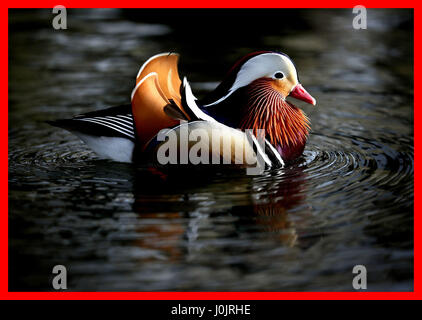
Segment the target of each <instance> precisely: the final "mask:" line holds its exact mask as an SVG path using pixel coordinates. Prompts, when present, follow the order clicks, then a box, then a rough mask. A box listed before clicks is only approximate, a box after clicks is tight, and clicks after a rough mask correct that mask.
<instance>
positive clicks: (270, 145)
mask: <svg viewBox="0 0 422 320" xmlns="http://www.w3.org/2000/svg"><path fill="white" fill-rule="evenodd" d="M265 143H266V144H267V146H269V147H270V149H271V151H272V152H273V153H274V155H275V156H276V158H277V160H278V161H279V162H280V164H281V165H282V166H283V167H284V165H285V164H284V161H283V158H282V157H281V156H280V154H279V153H278V151H277V150H276V148H274V147H273V145H272V144H271V143H270V142H269V141H268V140H267V139H265Z"/></svg>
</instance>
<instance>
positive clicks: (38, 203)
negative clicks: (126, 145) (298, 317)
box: [9, 9, 413, 291]
mask: <svg viewBox="0 0 422 320" xmlns="http://www.w3.org/2000/svg"><path fill="white" fill-rule="evenodd" d="M353 17H354V16H353V14H352V11H351V10H269V11H256V10H245V11H233V10H228V11H195V10H188V11H183V10H177V11H151V10H123V11H122V10H109V9H102V10H68V29H67V30H54V29H53V28H52V27H51V19H52V14H51V12H50V10H37V11H28V10H25V11H23V10H16V11H10V17H9V23H10V25H9V30H10V37H9V59H10V61H9V288H10V290H13V291H14V290H48V291H50V290H53V289H52V286H51V278H52V277H51V271H52V268H53V266H54V265H57V264H62V265H65V266H66V267H67V270H68V276H69V280H68V287H69V290H78V291H86V290H91V291H92V290H93V291H126V290H131V291H157V290H159V291H334V290H337V291H352V290H353V288H352V278H353V274H352V269H353V266H355V265H358V264H360V265H365V266H366V268H367V270H368V290H371V291H409V290H413V53H412V52H413V47H412V43H413V31H412V28H413V12H412V11H406V10H369V11H368V29H367V30H354V29H353V28H352V19H353ZM266 49H273V50H279V51H283V52H285V53H287V54H288V55H289V56H290V57H292V59H293V60H294V61H295V64H296V66H297V68H298V71H299V76H300V80H301V82H302V83H303V84H304V86H305V87H306V88H307V90H308V91H309V92H310V93H311V94H312V95H313V96H314V97H316V99H317V101H318V105H317V107H316V108H313V107H311V106H308V105H302V104H301V103H297V105H300V106H303V110H304V111H305V112H306V113H307V115H308V116H309V118H310V119H311V121H312V133H311V135H310V138H309V142H308V144H307V146H306V149H305V152H304V155H303V157H301V158H300V159H299V160H298V161H297V162H296V163H294V164H292V165H290V166H289V167H287V168H284V169H281V170H273V171H268V172H265V173H264V174H263V175H261V176H247V175H246V174H245V171H244V170H228V169H225V168H220V169H218V170H206V171H204V170H195V169H190V170H170V171H168V172H165V173H164V174H157V172H154V171H151V170H150V169H149V168H147V167H137V166H133V165H128V164H121V163H116V162H112V161H107V160H101V159H98V158H97V157H96V155H95V154H94V153H93V152H92V151H90V150H89V149H88V148H87V147H86V146H85V145H83V144H82V143H81V142H80V141H79V140H78V139H77V138H76V137H75V136H73V135H71V134H70V133H68V132H66V131H64V130H60V129H57V128H53V127H50V126H48V125H47V124H45V123H44V121H45V120H52V119H56V118H64V117H70V116H72V115H75V114H78V113H83V112H87V111H91V110H98V109H102V108H105V107H107V106H111V105H116V104H121V103H128V102H129V100H130V93H131V90H132V88H133V86H134V79H135V76H136V74H137V72H138V69H139V67H140V65H141V64H142V63H143V61H145V60H146V59H147V58H148V57H150V56H151V55H153V54H156V53H159V52H167V51H176V52H179V53H180V54H181V61H180V63H181V65H180V68H181V74H183V75H187V76H188V79H189V80H190V81H191V82H192V86H193V89H194V91H195V93H196V94H197V95H198V96H201V95H202V94H204V93H205V92H207V91H209V90H211V89H213V88H214V87H215V86H216V85H217V84H218V81H219V80H221V78H222V77H223V75H224V74H225V72H226V71H227V70H228V68H229V67H230V66H231V64H232V63H233V62H234V61H235V60H236V59H237V58H239V57H241V56H242V55H244V54H247V53H249V52H251V51H255V50H266Z"/></svg>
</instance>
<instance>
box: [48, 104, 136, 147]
mask: <svg viewBox="0 0 422 320" xmlns="http://www.w3.org/2000/svg"><path fill="white" fill-rule="evenodd" d="M47 123H49V124H51V125H53V126H55V127H60V128H63V129H66V130H70V131H77V132H80V133H84V134H89V135H93V136H106V137H121V138H126V139H130V140H135V130H134V127H135V126H134V123H133V116H132V106H131V105H130V104H125V105H120V106H115V107H111V108H108V109H104V110H99V111H92V112H88V113H84V114H81V115H77V116H75V117H73V118H72V119H59V120H55V121H47Z"/></svg>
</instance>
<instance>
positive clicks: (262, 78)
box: [201, 51, 316, 160]
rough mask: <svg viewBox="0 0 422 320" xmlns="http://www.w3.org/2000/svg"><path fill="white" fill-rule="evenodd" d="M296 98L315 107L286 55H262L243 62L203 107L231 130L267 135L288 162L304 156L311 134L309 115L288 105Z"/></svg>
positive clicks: (246, 57)
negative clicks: (244, 130)
mask: <svg viewBox="0 0 422 320" xmlns="http://www.w3.org/2000/svg"><path fill="white" fill-rule="evenodd" d="M287 97H293V98H296V99H299V100H302V101H304V102H306V103H309V104H312V105H315V104H316V100H315V99H314V98H313V97H312V96H311V95H310V94H309V93H308V92H307V91H306V90H305V89H304V88H303V86H302V85H301V84H300V82H299V79H298V75H297V71H296V67H295V65H294V63H293V62H292V60H291V59H290V58H289V57H288V56H287V55H285V54H282V53H277V52H270V51H263V52H255V53H251V54H249V55H247V56H245V57H243V58H242V59H240V60H239V61H238V62H237V63H236V64H235V65H234V66H233V67H232V68H231V69H230V71H229V73H228V74H227V76H226V78H225V79H224V80H223V82H222V83H221V84H220V85H219V86H218V87H217V88H216V90H214V92H212V93H211V94H210V96H208V97H207V99H206V100H205V101H201V103H202V104H203V105H204V106H205V107H210V109H208V108H207V110H209V113H210V114H212V115H213V116H216V117H218V116H220V117H221V119H222V120H224V121H226V123H227V124H229V125H231V126H235V127H238V128H240V129H253V130H254V131H255V133H258V131H259V130H261V129H263V130H264V131H261V132H262V133H263V132H265V136H266V137H267V138H268V139H269V140H270V142H271V143H272V144H273V145H274V146H275V147H276V148H277V149H278V150H279V152H280V154H281V155H282V157H283V158H284V159H285V160H290V159H293V158H295V157H297V156H299V155H300V154H302V152H303V148H304V146H305V143H306V139H307V136H308V130H309V128H310V127H309V120H308V118H307V117H306V115H305V114H304V113H303V112H302V111H301V110H300V109H298V108H297V107H296V106H294V105H293V104H292V103H290V102H288V101H286V98H287Z"/></svg>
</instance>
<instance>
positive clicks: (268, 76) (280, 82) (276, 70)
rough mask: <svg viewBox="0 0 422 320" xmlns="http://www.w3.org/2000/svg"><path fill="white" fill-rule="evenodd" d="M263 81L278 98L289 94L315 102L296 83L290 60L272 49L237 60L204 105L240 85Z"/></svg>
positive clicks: (220, 100) (208, 104)
mask: <svg viewBox="0 0 422 320" xmlns="http://www.w3.org/2000/svg"><path fill="white" fill-rule="evenodd" d="M264 84H267V85H269V86H271V87H272V88H273V89H275V90H276V92H278V93H279V94H280V97H281V98H282V99H286V98H287V97H288V96H290V97H293V98H296V99H298V100H302V101H304V102H306V103H309V104H312V105H316V100H315V99H314V98H313V97H312V96H311V95H310V94H309V93H308V92H307V91H306V90H305V88H304V87H303V86H302V85H301V84H300V82H299V79H298V75H297V71H296V67H295V65H294V63H293V62H292V60H291V59H290V58H289V57H288V56H287V55H285V54H283V53H278V52H272V51H261V52H254V53H251V54H249V55H247V56H245V57H243V58H242V59H240V60H239V61H237V62H236V64H235V65H234V66H233V67H232V68H231V69H230V71H229V72H228V74H227V76H226V78H225V80H224V81H223V82H222V83H221V84H220V85H219V86H218V88H217V89H216V90H215V91H214V92H213V94H212V95H211V96H210V97H207V103H206V104H205V105H206V106H212V105H216V104H219V103H221V102H223V101H225V100H226V99H227V98H229V97H230V96H232V94H233V93H235V92H236V91H238V90H239V89H241V88H246V87H249V89H254V87H262V86H263V85H264ZM212 100H214V101H212Z"/></svg>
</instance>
